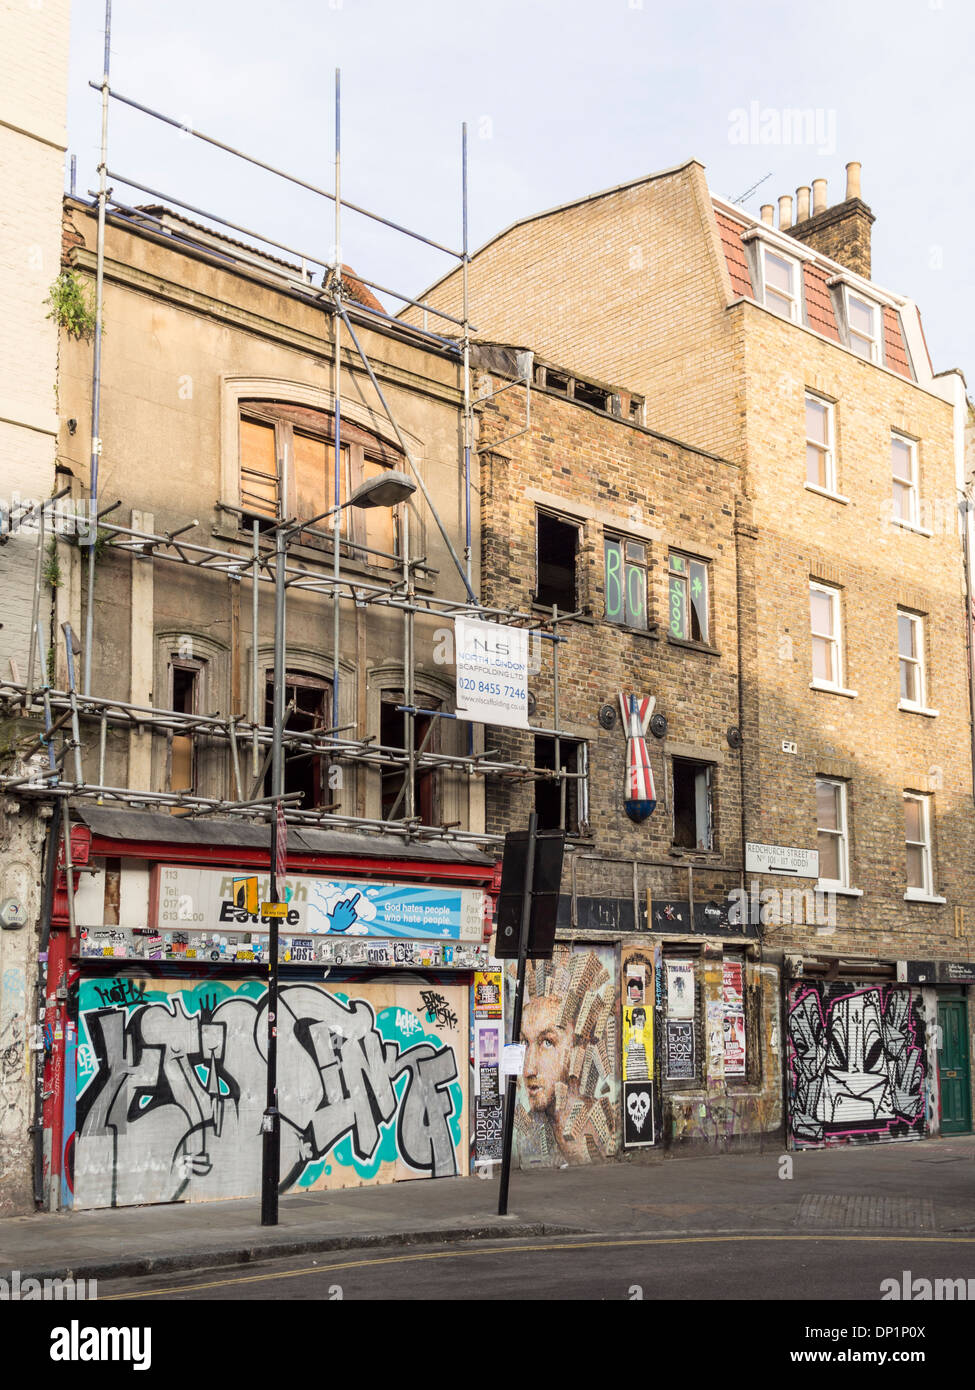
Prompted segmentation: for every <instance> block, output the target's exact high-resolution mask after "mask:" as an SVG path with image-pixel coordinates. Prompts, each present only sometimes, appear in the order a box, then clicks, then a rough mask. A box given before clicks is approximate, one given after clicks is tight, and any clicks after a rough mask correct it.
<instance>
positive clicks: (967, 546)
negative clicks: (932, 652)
mask: <svg viewBox="0 0 975 1390" xmlns="http://www.w3.org/2000/svg"><path fill="white" fill-rule="evenodd" d="M972 505H973V503H972V498H971V494H970V492H966V493H965V497H964V501H963V502H962V503H961V504H960V508H959V510H961V512H962V553H963V556H964V561H965V651H966V653H967V656H968V734H969V740H970V745H971V760H972V800H973V801H975V663H973V653H972V555H971V535H970V532H971V524H972V520H971V518H972Z"/></svg>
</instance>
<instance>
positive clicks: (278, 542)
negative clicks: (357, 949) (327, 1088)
mask: <svg viewBox="0 0 975 1390" xmlns="http://www.w3.org/2000/svg"><path fill="white" fill-rule="evenodd" d="M287 541H288V537H287V536H286V534H285V528H284V527H283V526H279V527H278V529H277V533H276V536H275V567H274V721H273V739H272V743H271V795H272V797H273V798H274V800H273V801H272V802H271V902H272V903H277V902H279V901H280V897H279V895H278V874H277V867H278V851H277V835H278V809H279V807H280V805H281V802H280V799H279V798H280V797H282V796H283V795H284V759H283V757H282V746H281V744H282V730H283V727H284V651H285V643H284V635H285V634H284V622H285V585H286V576H285V563H286V560H287ZM255 717H256V711H255ZM258 910H260V909H258ZM261 1129H262V1133H263V1136H264V1146H263V1151H262V1154H261V1225H262V1226H276V1225H277V1224H278V1185H279V1182H280V1172H281V1116H280V1112H279V1111H278V918H277V917H276V916H272V917H271V922H270V932H269V933H268V962H267V1101H266V1105H265V1109H264V1118H263V1121H262V1125H261Z"/></svg>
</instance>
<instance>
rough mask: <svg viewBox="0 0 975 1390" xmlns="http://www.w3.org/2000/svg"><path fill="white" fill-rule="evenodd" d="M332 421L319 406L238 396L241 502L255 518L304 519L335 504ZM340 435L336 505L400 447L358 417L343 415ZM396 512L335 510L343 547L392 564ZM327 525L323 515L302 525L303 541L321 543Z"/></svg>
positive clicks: (393, 461) (393, 459)
mask: <svg viewBox="0 0 975 1390" xmlns="http://www.w3.org/2000/svg"><path fill="white" fill-rule="evenodd" d="M334 428H335V426H334V420H333V417H332V416H331V415H327V414H325V413H324V412H323V411H319V410H311V409H309V408H307V407H304V406H291V405H282V404H279V403H276V402H271V401H245V402H242V405H241V416H240V504H241V507H242V509H243V510H244V511H245V512H246V513H248V514H249V515H252V516H254V517H256V518H257V519H258V520H261V519H262V518H263V519H266V520H267V521H269V522H274V521H279V520H283V519H293V520H297V521H310V520H311V519H312V517H320V516H321V515H322V513H323V512H327V511H329V510H330V508H332V507H334V506H335V439H334ZM341 435H342V445H341V449H340V453H339V469H338V473H339V478H338V496H339V505H341V504H343V503H345V502H347V501H348V499H349V497H351V495H352V493H353V492H354V491H355V489H356V488H357V487H358V486H359V485H360V484H361V483H364V482H366V481H367V480H368V479H369V478H372V477H375V476H376V475H377V474H379V473H381V472H383V471H384V470H385V469H388V468H401V467H402V464H403V457H402V454H401V453H400V452H399V450H397V449H394V448H392V447H391V446H390V445H389V444H387V443H385V442H384V441H383V440H381V439H379V438H378V436H376V435H372V434H370V433H369V432H368V431H367V430H363V429H360V428H359V426H358V425H353V424H351V423H349V422H345V421H343V423H342V426H341ZM285 460H287V463H286V464H285ZM282 484H283V486H282ZM282 491H283V493H284V497H283V501H282ZM398 518H399V511H398V508H396V507H370V508H363V509H358V508H355V507H352V508H347V509H345V510H343V511H341V512H340V513H339V532H340V535H341V538H342V539H343V540H344V541H348V542H349V551H348V553H349V554H350V555H355V554H357V553H358V554H359V555H360V556H361V558H362V559H364V560H365V561H366V562H367V563H369V564H374V565H379V566H381V567H387V568H388V567H391V566H392V565H393V564H394V563H395V561H396V557H397V555H398V554H399V531H398ZM332 525H333V518H332V517H326V518H325V519H324V520H322V521H320V522H319V523H317V525H316V527H315V528H313V529H312V530H311V531H305V532H303V533H302V536H301V540H302V543H303V544H305V545H313V546H314V545H318V546H323V547H327V546H328V544H329V541H330V540H331V536H332ZM353 547H354V548H353Z"/></svg>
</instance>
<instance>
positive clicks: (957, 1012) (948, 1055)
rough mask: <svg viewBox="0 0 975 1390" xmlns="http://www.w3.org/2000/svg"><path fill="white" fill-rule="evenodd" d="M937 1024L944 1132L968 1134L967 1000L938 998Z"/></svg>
mask: <svg viewBox="0 0 975 1390" xmlns="http://www.w3.org/2000/svg"><path fill="white" fill-rule="evenodd" d="M938 1022H939V1024H940V1025H941V1046H940V1047H939V1049H938V1072H939V1076H940V1081H941V1133H942V1134H968V1133H969V1132H970V1131H971V1128H972V1109H971V1089H970V1086H969V1080H968V1020H967V1017H966V1009H965V1000H964V999H939V1000H938Z"/></svg>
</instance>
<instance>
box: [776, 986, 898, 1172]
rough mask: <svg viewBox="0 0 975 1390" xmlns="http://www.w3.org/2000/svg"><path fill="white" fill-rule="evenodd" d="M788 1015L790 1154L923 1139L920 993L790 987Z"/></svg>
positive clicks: (894, 988) (893, 988)
mask: <svg viewBox="0 0 975 1390" xmlns="http://www.w3.org/2000/svg"><path fill="white" fill-rule="evenodd" d="M788 1012H789V1066H788V1073H789V1091H790V1095H789V1111H790V1114H789V1123H790V1129H791V1134H792V1139H793V1142H794V1143H795V1144H796V1145H797V1146H799V1147H803V1146H813V1145H822V1144H845V1143H853V1142H857V1141H860V1140H868V1141H869V1140H874V1141H876V1140H893V1139H919V1138H921V1137H922V1136H923V1134H924V1132H925V1096H924V1090H925V1028H924V1013H923V1009H922V1006H921V997H920V991H919V990H917V989H911V988H909V987H904V986H897V985H887V984H884V985H865V984H851V983H830V984H825V983H819V982H816V983H809V982H807V981H797V982H795V983H794V984H793V985H792V986H791V988H790V990H789V1004H788Z"/></svg>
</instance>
